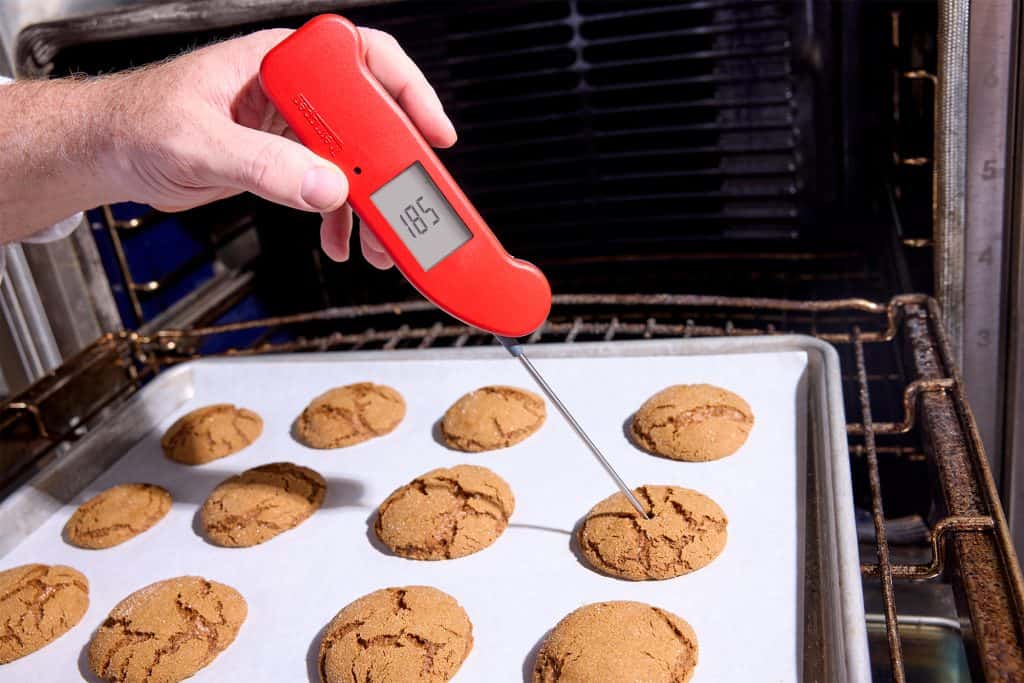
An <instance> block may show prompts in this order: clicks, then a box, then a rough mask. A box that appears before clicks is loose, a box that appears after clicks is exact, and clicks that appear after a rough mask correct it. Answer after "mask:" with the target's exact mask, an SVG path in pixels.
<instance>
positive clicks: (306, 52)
mask: <svg viewBox="0 0 1024 683" xmlns="http://www.w3.org/2000/svg"><path fill="white" fill-rule="evenodd" d="M260 81H261V84H262V86H263V90H264V91H265V92H266V94H267V96H268V97H269V98H270V100H271V101H272V102H273V103H274V105H275V106H276V107H277V109H278V111H279V112H280V113H281V115H282V116H283V117H284V119H285V121H287V122H288V125H289V126H290V127H291V129H292V130H293V131H294V132H295V134H296V135H297V136H298V137H299V139H300V140H301V141H302V142H303V144H305V145H306V146H307V147H309V148H310V149H311V150H313V151H314V152H316V153H317V154H319V155H320V156H322V157H323V158H325V159H327V160H329V161H331V162H333V163H334V164H335V165H337V166H338V167H339V168H341V169H342V170H343V171H344V172H345V175H346V176H348V179H349V203H350V204H351V206H352V208H353V209H354V210H355V212H356V213H357V214H358V215H359V217H360V219H362V222H363V225H364V226H366V227H368V228H369V229H370V230H372V231H373V233H374V235H376V236H377V239H378V240H380V243H381V244H382V245H383V246H384V248H385V249H386V250H387V251H388V253H389V254H390V255H391V258H392V259H393V260H394V261H395V265H396V266H397V267H398V269H399V270H400V271H401V272H402V274H403V275H404V276H405V277H406V278H407V279H408V280H409V281H410V282H411V283H412V284H413V286H415V287H416V289H418V290H419V291H420V293H421V294H423V296H425V297H426V298H427V299H429V300H430V301H432V302H433V303H434V304H436V305H437V306H438V307H439V308H441V309H442V310H444V311H445V312H447V313H448V314H450V315H452V316H453V317H455V318H458V319H459V320H461V321H463V322H465V323H468V324H470V325H473V326H474V327H478V328H480V329H482V330H485V331H487V332H491V333H492V334H497V335H502V336H506V337H519V336H523V335H526V334H529V333H531V332H533V331H534V330H535V329H537V328H538V327H540V325H541V324H542V323H543V322H544V320H545V319H546V318H547V316H548V313H549V311H550V309H551V288H550V286H549V285H548V282H547V279H545V277H544V275H543V274H542V273H541V272H540V270H538V269H537V267H536V266H534V265H532V264H530V263H527V262H526V261H521V260H518V259H514V258H512V257H511V256H509V254H508V253H507V252H506V251H505V250H504V248H503V247H502V246H501V243H500V242H498V239H497V238H496V237H495V236H494V233H492V232H491V230H490V228H488V227H487V224H486V223H485V222H484V220H483V219H482V218H481V217H480V214H479V213H477V211H476V209H474V208H473V205H472V204H471V203H470V202H469V200H468V199H467V198H466V196H465V194H464V193H463V192H462V190H461V189H460V188H459V186H458V185H457V184H456V182H455V180H454V179H452V177H451V175H450V174H449V173H448V171H447V170H446V169H445V167H444V165H443V164H442V163H441V161H440V160H439V159H438V158H437V155H436V154H434V151H433V150H432V149H431V148H430V145H429V144H427V142H426V141H425V140H424V139H423V136H422V135H420V133H419V131H417V130H416V127H415V126H414V125H413V123H412V122H411V121H410V120H409V118H408V116H406V114H405V112H403V111H402V109H401V108H400V107H399V106H398V104H397V103H396V102H395V101H394V100H393V99H392V98H391V96H390V95H389V94H388V93H387V92H386V91H385V90H384V89H383V87H382V86H381V85H380V83H378V82H377V80H376V78H374V76H373V74H371V73H370V71H369V69H368V68H367V66H366V62H365V59H364V47H363V44H362V41H361V39H360V36H359V32H358V30H357V29H356V27H355V26H353V25H352V24H351V23H350V22H349V21H348V20H346V19H343V18H342V17H339V16H336V15H329V14H328V15H323V16H319V17H317V18H315V19H313V20H311V21H310V22H308V23H307V24H305V25H304V26H303V27H302V28H300V29H299V30H297V31H296V32H295V33H293V34H292V35H291V36H289V37H288V38H286V39H285V40H284V41H283V42H282V43H281V44H280V45H278V46H277V47H275V48H274V49H273V50H271V51H270V52H269V53H268V54H267V56H266V57H265V58H264V60H263V64H262V66H261V68H260Z"/></svg>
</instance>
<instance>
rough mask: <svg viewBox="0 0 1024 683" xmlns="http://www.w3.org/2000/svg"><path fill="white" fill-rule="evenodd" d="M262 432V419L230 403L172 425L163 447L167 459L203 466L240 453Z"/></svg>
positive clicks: (182, 419) (187, 416) (164, 437)
mask: <svg viewBox="0 0 1024 683" xmlns="http://www.w3.org/2000/svg"><path fill="white" fill-rule="evenodd" d="M262 431H263V419H262V418H260V416H259V415H257V414H256V413H254V412H252V411H251V410H246V409H245V408H238V407H236V406H233V405H231V404H230V403H218V404H215V405H210V406H204V407H202V408H198V409H196V410H193V411H192V412H191V413H188V414H187V415H184V416H182V417H181V418H179V419H178V421H177V422H175V423H174V424H173V425H171V428H170V429H168V430H167V432H166V433H165V434H164V436H163V438H162V439H161V440H160V446H161V447H162V448H163V449H164V455H166V456H167V457H168V458H170V459H171V460H174V461H177V462H180V463H182V464H184V465H202V464H203V463H207V462H210V461H211V460H217V459H218V458H223V457H225V456H228V455H231V454H232V453H237V452H238V451H240V450H242V449H243V448H245V447H246V446H248V445H249V444H251V443H252V442H253V441H255V440H256V439H257V438H258V437H259V435H260V433H261V432H262Z"/></svg>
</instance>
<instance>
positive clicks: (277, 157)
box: [210, 123, 348, 212]
mask: <svg viewBox="0 0 1024 683" xmlns="http://www.w3.org/2000/svg"><path fill="white" fill-rule="evenodd" d="M220 136H221V141H222V143H223V152H224V153H223V154H220V155H213V157H214V158H213V159H211V161H210V171H211V173H212V174H213V176H214V178H213V179H212V180H213V181H214V182H217V183H218V184H222V185H225V186H227V187H233V188H237V189H239V190H244V191H247V192H252V193H253V194H255V195H258V196H260V197H263V198H264V199H268V200H270V201H272V202H275V203H277V204H284V205H285V206H290V207H292V208H293V209H302V210H303V211H324V212H326V211H334V210H335V209H338V208H339V207H341V206H342V205H343V204H344V203H345V200H346V199H347V198H348V179H347V178H346V177H345V174H344V173H342V172H341V169H339V168H338V167H337V166H335V165H334V164H332V163H330V162H329V161H327V160H326V159H323V158H321V157H319V156H317V155H316V154H314V153H313V152H311V151H310V150H308V149H307V148H306V147H304V146H302V145H301V144H299V143H297V142H293V141H291V140H288V139H286V138H283V137H281V136H279V135H273V134H271V133H265V132H263V131H260V130H255V129H253V128H246V127H245V126H240V125H238V124H235V123H230V124H227V125H225V126H224V129H223V130H222V131H220Z"/></svg>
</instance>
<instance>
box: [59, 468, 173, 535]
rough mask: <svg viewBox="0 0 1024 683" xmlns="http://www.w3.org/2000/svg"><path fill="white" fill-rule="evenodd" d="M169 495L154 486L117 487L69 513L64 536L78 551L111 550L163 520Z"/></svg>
mask: <svg viewBox="0 0 1024 683" xmlns="http://www.w3.org/2000/svg"><path fill="white" fill-rule="evenodd" d="M170 509H171V494H170V493H169V492H168V491H167V489H165V488H163V487H161V486H157V485H155V484H119V485H117V486H112V487H110V488H109V489H107V490H106V491H103V492H101V493H98V494H96V495H95V496H93V497H92V498H90V499H89V500H87V501H85V502H84V503H82V504H81V505H79V506H78V509H76V510H75V511H74V513H72V515H71V518H70V519H68V521H67V524H65V525H64V534H65V536H66V538H67V539H68V542H69V543H71V544H72V545H76V546H78V547H79V548H92V549H99V548H112V547H114V546H115V545H119V544H121V543H124V542H125V541H127V540H129V539H131V538H134V537H136V536H138V535H139V534H141V533H143V532H144V531H147V530H148V529H149V528H150V527H152V526H153V525H154V524H156V523H157V522H159V521H160V520H161V519H163V518H164V515H166V514H167V512H168V511H169V510H170Z"/></svg>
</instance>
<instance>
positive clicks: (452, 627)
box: [318, 586, 473, 683]
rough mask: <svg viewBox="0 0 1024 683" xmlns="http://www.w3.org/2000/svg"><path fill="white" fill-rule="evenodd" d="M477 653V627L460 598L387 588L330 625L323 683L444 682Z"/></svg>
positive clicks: (354, 604) (420, 589) (323, 650)
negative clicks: (467, 658)
mask: <svg viewBox="0 0 1024 683" xmlns="http://www.w3.org/2000/svg"><path fill="white" fill-rule="evenodd" d="M472 649H473V624H472V623H471V622H470V621H469V616H468V615H467V614H466V611H465V610H464V609H462V606H461V605H459V603H458V602H456V601H455V598H453V597H452V596H450V595H448V594H447V593H444V592H442V591H439V590H437V589H436V588H431V587H429V586H406V587H404V588H385V589H383V590H379V591H375V592H373V593H370V594H369V595H365V596H363V597H361V598H359V599H358V600H356V601H355V602H352V603H351V604H349V605H348V606H346V607H345V608H344V609H342V610H341V611H340V612H338V614H337V616H335V617H334V619H333V620H332V621H331V623H330V624H329V625H328V626H327V629H326V631H325V633H324V637H323V640H322V641H321V642H320V656H319V660H318V665H319V669H320V680H321V681H322V682H323V683H350V682H351V681H359V683H392V682H393V681H402V682H403V683H412V682H413V681H425V682H429V683H443V682H444V681H448V680H451V678H452V676H454V675H455V673H456V672H457V671H458V670H459V667H460V666H462V662H464V661H465V659H466V657H467V656H468V655H469V651H470V650H472Z"/></svg>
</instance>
